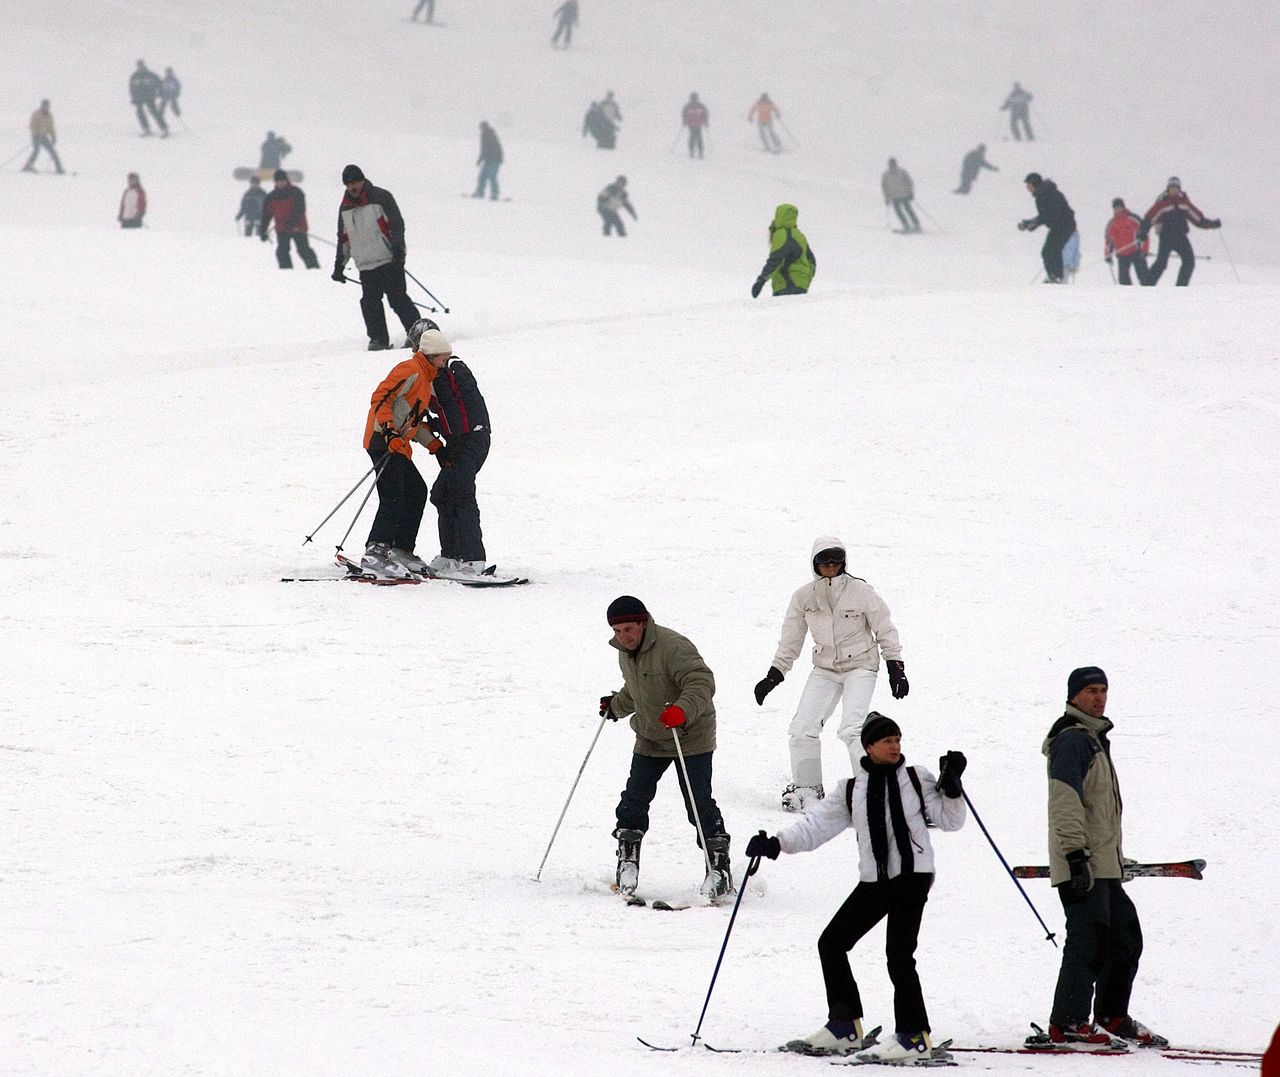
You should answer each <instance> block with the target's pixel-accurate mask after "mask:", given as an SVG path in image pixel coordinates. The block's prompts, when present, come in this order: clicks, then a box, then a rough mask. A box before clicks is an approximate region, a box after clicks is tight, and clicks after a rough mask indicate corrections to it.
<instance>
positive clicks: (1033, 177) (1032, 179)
mask: <svg viewBox="0 0 1280 1077" xmlns="http://www.w3.org/2000/svg"><path fill="white" fill-rule="evenodd" d="M1022 182H1023V183H1030V184H1031V185H1032V186H1034V187H1038V186H1040V184H1042V183H1043V182H1044V180H1043V179H1041V177H1040V173H1039V172H1028V173H1027V178H1026V179H1024V180H1023V181H1022Z"/></svg>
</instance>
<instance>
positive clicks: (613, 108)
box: [600, 90, 622, 127]
mask: <svg viewBox="0 0 1280 1077" xmlns="http://www.w3.org/2000/svg"><path fill="white" fill-rule="evenodd" d="M600 111H601V112H602V113H603V114H604V118H605V119H606V120H608V121H609V122H610V123H611V124H613V126H614V127H621V126H622V109H621V107H620V106H619V105H618V99H617V98H616V97H614V96H613V91H612V90H610V91H609V92H608V93H606V94H605V95H604V100H603V101H601V102H600Z"/></svg>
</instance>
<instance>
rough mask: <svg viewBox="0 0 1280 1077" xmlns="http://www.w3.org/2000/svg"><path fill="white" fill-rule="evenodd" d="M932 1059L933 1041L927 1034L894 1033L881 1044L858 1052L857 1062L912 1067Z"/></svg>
mask: <svg viewBox="0 0 1280 1077" xmlns="http://www.w3.org/2000/svg"><path fill="white" fill-rule="evenodd" d="M931 1058H933V1040H932V1039H930V1038H929V1033H927V1032H895V1033H894V1034H893V1035H892V1036H890V1037H889V1038H888V1039H886V1040H885V1041H884V1042H883V1043H878V1044H876V1045H875V1046H874V1047H869V1048H867V1050H865V1051H859V1052H858V1061H859V1062H892V1063H896V1064H899V1065H901V1064H907V1065H914V1064H917V1063H920V1062H928V1061H929V1060H930V1059H931Z"/></svg>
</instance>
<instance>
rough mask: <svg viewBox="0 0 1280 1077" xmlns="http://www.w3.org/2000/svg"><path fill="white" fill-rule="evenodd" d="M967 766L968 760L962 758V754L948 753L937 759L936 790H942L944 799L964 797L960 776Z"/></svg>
mask: <svg viewBox="0 0 1280 1077" xmlns="http://www.w3.org/2000/svg"><path fill="white" fill-rule="evenodd" d="M968 765H969V760H967V759H966V758H965V757H964V752H948V753H947V754H946V755H942V756H939V757H938V788H939V789H940V790H942V795H943V796H944V797H951V798H952V799H955V798H956V797H959V796H963V795H964V787H963V786H962V785H961V784H960V775H961V774H963V773H964V768H965V767H967V766H968Z"/></svg>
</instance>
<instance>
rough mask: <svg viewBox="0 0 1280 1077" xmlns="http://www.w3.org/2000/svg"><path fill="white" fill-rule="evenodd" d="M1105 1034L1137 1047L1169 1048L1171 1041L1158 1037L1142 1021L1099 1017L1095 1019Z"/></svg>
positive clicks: (1130, 1018) (1095, 1022) (1128, 1018)
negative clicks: (1107, 1033)
mask: <svg viewBox="0 0 1280 1077" xmlns="http://www.w3.org/2000/svg"><path fill="white" fill-rule="evenodd" d="M1094 1024H1095V1025H1097V1026H1098V1027H1099V1028H1100V1029H1102V1031H1103V1032H1109V1033H1111V1035H1112V1036H1114V1037H1115V1038H1116V1039H1119V1040H1128V1041H1129V1042H1130V1043H1132V1044H1133V1045H1134V1046H1136V1047H1168V1046H1169V1041H1168V1040H1167V1039H1165V1038H1164V1037H1163V1036H1158V1035H1156V1033H1154V1032H1152V1031H1151V1029H1149V1028H1147V1026H1146V1025H1144V1024H1143V1023H1142V1022H1141V1021H1135V1020H1134V1019H1133V1018H1132V1017H1129V1016H1127V1015H1126V1016H1124V1017H1107V1018H1104V1017H1098V1018H1095V1019H1094Z"/></svg>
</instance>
